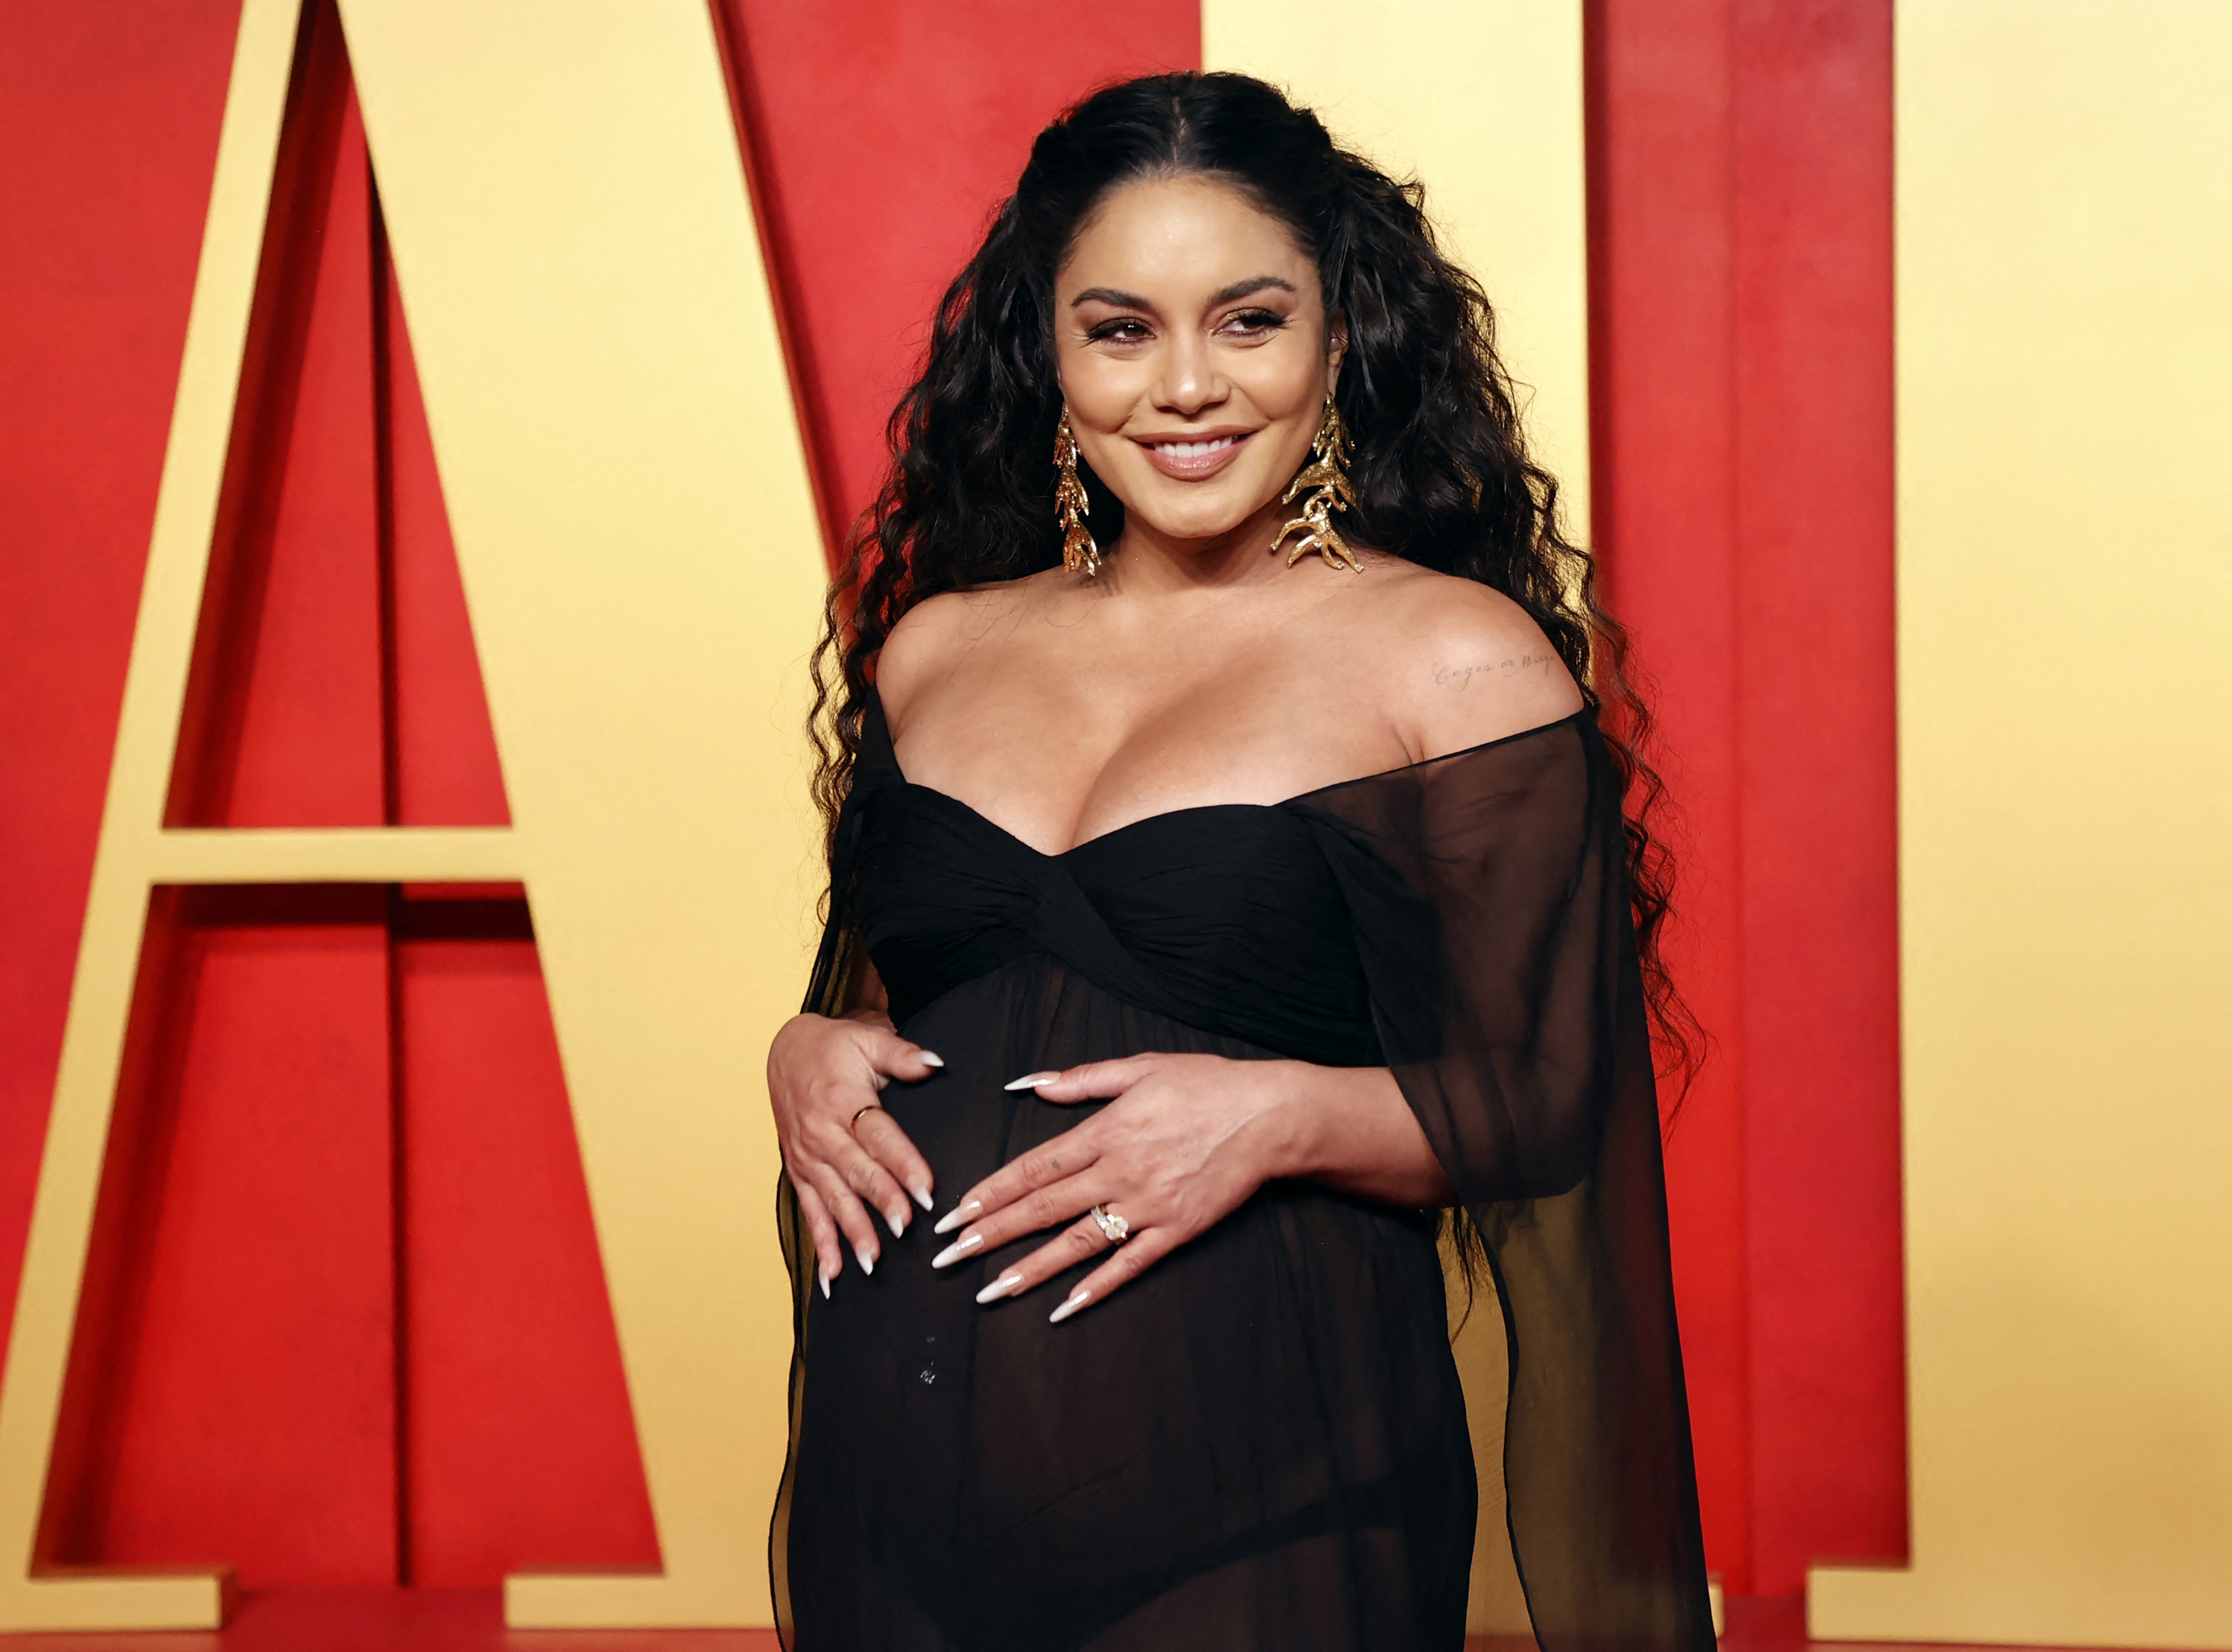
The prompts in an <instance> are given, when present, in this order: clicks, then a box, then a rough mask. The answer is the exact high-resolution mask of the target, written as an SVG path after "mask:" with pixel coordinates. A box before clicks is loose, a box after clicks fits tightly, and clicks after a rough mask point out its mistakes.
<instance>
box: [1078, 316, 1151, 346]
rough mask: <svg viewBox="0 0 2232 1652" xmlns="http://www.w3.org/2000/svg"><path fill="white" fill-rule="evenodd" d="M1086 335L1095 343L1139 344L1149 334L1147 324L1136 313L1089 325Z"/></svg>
mask: <svg viewBox="0 0 2232 1652" xmlns="http://www.w3.org/2000/svg"><path fill="white" fill-rule="evenodd" d="M1085 336H1086V338H1087V340H1088V341H1090V342H1092V343H1094V344H1100V343H1104V342H1113V343H1116V344H1137V343H1139V341H1140V340H1143V339H1145V338H1146V337H1147V336H1148V332H1147V324H1146V323H1145V321H1141V320H1140V319H1139V317H1138V316H1136V315H1119V316H1117V317H1115V318H1114V319H1113V321H1102V322H1100V323H1099V324H1098V325H1097V326H1093V327H1087V329H1086V332H1085Z"/></svg>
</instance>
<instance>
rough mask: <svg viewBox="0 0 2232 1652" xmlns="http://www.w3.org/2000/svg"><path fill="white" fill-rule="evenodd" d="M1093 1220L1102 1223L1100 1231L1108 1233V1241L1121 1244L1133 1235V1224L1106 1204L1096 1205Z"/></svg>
mask: <svg viewBox="0 0 2232 1652" xmlns="http://www.w3.org/2000/svg"><path fill="white" fill-rule="evenodd" d="M1092 1215H1093V1221H1097V1222H1099V1223H1100V1231H1101V1232H1102V1233H1104V1234H1107V1235H1108V1242H1109V1243H1110V1244H1112V1245H1120V1244H1122V1243H1123V1242H1124V1241H1126V1240H1127V1239H1129V1238H1130V1237H1131V1236H1132V1224H1131V1223H1130V1222H1128V1221H1125V1220H1124V1218H1123V1217H1121V1216H1119V1215H1114V1214H1113V1213H1112V1212H1111V1211H1110V1210H1109V1208H1108V1207H1107V1206H1106V1205H1095V1206H1093V1211H1092Z"/></svg>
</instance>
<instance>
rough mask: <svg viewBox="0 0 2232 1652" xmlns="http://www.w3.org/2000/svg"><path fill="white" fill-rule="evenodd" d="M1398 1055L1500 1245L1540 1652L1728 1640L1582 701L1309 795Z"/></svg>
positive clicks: (1522, 1507) (1510, 1475)
mask: <svg viewBox="0 0 2232 1652" xmlns="http://www.w3.org/2000/svg"><path fill="white" fill-rule="evenodd" d="M1298 807H1301V808H1302V809H1303V810H1304V812H1305V813H1306V814H1307V816H1308V818H1309V819H1310V820H1311V821H1312V823H1313V825H1314V826H1316V827H1317V829H1318V832H1319V837H1320V843H1321V845H1322V846H1323V847H1324V849H1325V851H1326V854H1327V860H1328V862H1329V864H1330V865H1332V867H1333V871H1334V875H1335V877H1336V878H1338V879H1339V881H1340V884H1341V888H1342V892H1343V895H1344V897H1345V898H1346V901H1347V902H1348V904H1349V909H1350V913H1351V916H1352V918H1353V923H1354V930H1355V933H1356V936H1357V945H1358V949H1359V955H1360V957H1361V959H1362V962H1363V964H1364V968H1365V973H1366V978H1367V980H1368V981H1369V983H1370V988H1371V996H1372V1014H1373V1016H1374V1019H1375V1020H1376V1022H1377V1024H1378V1029H1379V1037H1380V1042H1381V1046H1382V1048H1383V1049H1384V1050H1385V1053H1386V1057H1387V1060H1388V1064H1389V1066H1391V1068H1392V1070H1393V1072H1394V1074H1395V1078H1396V1080H1397V1082H1398V1084H1399V1085H1400V1086H1401V1088H1402V1091H1403V1093H1404V1096H1405V1098H1406V1099H1407V1100H1408V1101H1409V1103H1410V1105H1411V1108H1412V1110H1413V1111H1415V1112H1416V1113H1417V1115H1418V1121H1419V1123H1420V1124H1421V1125H1422V1126H1423V1127H1424V1130H1425V1133H1426V1137H1427V1139H1428V1140H1429V1142H1431V1144H1432V1146H1433V1149H1434V1152H1435V1154H1436V1156H1437V1157H1438V1158H1439V1159H1440V1161H1441V1163H1442V1165H1443V1168H1444V1169H1445V1170H1446V1171H1447V1173H1448V1175H1449V1177H1450V1182H1451V1183H1452V1184H1453V1185H1454V1186H1455V1187H1456V1189H1457V1193H1458V1195H1459V1197H1460V1198H1461V1199H1462V1200H1463V1203H1464V1205H1465V1207H1466V1208H1467V1210H1468V1211H1469V1213H1470V1215H1471V1216H1472V1219H1473V1221H1474V1223H1475V1224H1476V1227H1477V1228H1478V1229H1479V1231H1480V1233H1481V1234H1482V1236H1483V1239H1484V1240H1485V1241H1486V1244H1487V1248H1488V1252H1489V1263H1490V1267H1492V1269H1493V1272H1494V1277H1495V1279H1496V1289H1497V1292H1498V1294H1499V1296H1500V1298H1501V1300H1502V1310H1503V1316H1504V1327H1505V1333H1506V1336H1507V1338H1508V1341H1509V1349H1510V1392H1509V1411H1508V1414H1507V1420H1506V1424H1505V1435H1504V1480H1505V1493H1506V1508H1507V1518H1508V1519H1509V1526H1510V1533H1511V1541H1512V1548H1513V1552H1514V1554H1515V1558H1516V1560H1517V1562H1518V1567H1519V1574H1520V1577H1521V1581H1522V1584H1524V1586H1525V1589H1526V1592H1527V1602H1528V1611H1529V1614H1530V1616H1532V1618H1533V1621H1534V1625H1535V1637H1536V1639H1537V1640H1538V1641H1539V1642H1541V1645H1542V1646H1543V1647H1544V1648H1545V1649H1546V1652H1565V1649H1581V1648H1590V1649H1596V1648H1606V1649H1609V1648H1612V1647H1619V1648H1622V1649H1627V1648H1635V1649H1642V1648H1668V1649H1673V1648H1679V1649H1684V1652H1689V1649H1705V1648H1710V1646H1711V1645H1712V1642H1713V1632H1712V1623H1711V1614H1710V1607H1709V1603H1708V1600H1707V1596H1706V1587H1705V1575H1704V1558H1703V1544H1702V1540H1701V1539H1700V1535H1699V1530H1698V1520H1697V1483H1696V1473H1695V1467H1694V1464H1693V1462H1692V1459H1691V1454H1690V1424H1689V1415H1688V1407H1687V1403H1686V1401H1685V1399H1684V1392H1683V1383H1682V1362H1681V1350H1680V1345H1679V1342H1678V1339H1677V1334H1676V1330H1675V1322H1674V1302H1673V1286H1672V1279H1671V1273H1670V1271H1669V1266H1668V1258H1667V1239H1666V1202H1665V1184H1664V1173H1663V1169H1662V1166H1661V1163H1660V1156H1659V1119H1658V1102H1657V1098H1656V1093H1655V1087H1654V1083H1653V1079H1652V1074H1651V1042H1650V1033H1649V1027H1648V1022H1647V1020H1646V1016H1645V1003H1644V996H1643V983H1642V976H1641V972H1640V969H1639V966H1638V960H1637V956H1636V949H1635V937H1634V930H1633V926H1632V921H1631V918H1630V914H1629V910H1628V902H1627V889H1626V883H1625V852H1624V835H1623V824H1622V820H1621V814H1620V785H1619V774H1618V771H1617V770H1616V769H1615V768H1613V766H1612V761H1611V758H1610V755H1609V754H1608V753H1607V751H1606V748H1605V746H1604V742H1603V741H1602V739H1601V737H1600V736H1599V735H1598V734H1597V732H1596V729H1595V726H1594V724H1593V722H1591V721H1590V720H1589V719H1588V717H1587V716H1586V715H1585V714H1584V715H1580V716H1574V717H1573V718H1569V719H1567V721H1565V722H1559V723H1554V724H1552V725H1550V726H1549V727H1547V728H1545V729H1536V730H1535V731H1533V732H1532V733H1529V734H1526V735H1517V736H1515V737H1514V738H1512V739H1509V740H1506V741H1502V742H1497V743H1496V744H1494V745H1490V746H1484V747H1480V748H1475V749H1473V750H1471V751H1467V752H1461V753H1458V754H1457V755H1453V756H1450V757H1446V758H1442V759H1439V760H1437V761H1433V762H1429V763H1422V764H1418V765H1416V766H1414V767H1412V768H1406V769H1400V770H1397V771H1395V772H1393V773H1392V774H1384V775H1378V776H1374V777H1372V778H1371V779H1368V780H1364V781H1353V782H1350V783H1348V784H1346V785H1344V786H1339V787H1332V788H1329V789H1327V790H1326V791H1322V792H1318V793H1314V794H1311V795H1310V796H1309V797H1307V798H1306V799H1303V800H1300V801H1299V805H1298Z"/></svg>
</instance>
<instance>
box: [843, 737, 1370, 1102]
mask: <svg viewBox="0 0 2232 1652" xmlns="http://www.w3.org/2000/svg"><path fill="white" fill-rule="evenodd" d="M856 783H857V784H858V785H859V786H860V787H861V790H862V794H863V807H864V810H865V816H864V819H863V820H862V822H861V828H860V830H861V839H860V865H861V881H860V926H861V934H862V936H863V938H864V939H865V940H866V943H867V948H868V953H869V956H871V957H872V958H873V959H874V960H875V964H876V970H877V973H878V975H880V976H881V977H882V979H883V982H884V988H885V990H886V992H887V993H888V994H890V1000H891V1007H892V1015H893V1017H894V1019H896V1020H902V1021H904V1020H909V1019H910V1018H912V1016H913V1015H915V1014H917V1013H918V1011H920V1010H921V1009H922V1008H923V1007H924V1006H925V1005H927V1004H929V1003H931V1001H934V1000H935V999H937V998H938V997H939V996H941V995H942V994H944V993H946V992H947V991H949V990H951V988H954V987H957V986H958V985H960V984H961V983H962V982H964V981H970V980H973V979H975V978H976V977H977V976H979V975H985V974H988V973H989V972H990V971H992V970H994V969H998V968H999V967H1000V966H1002V965H1003V964H1006V963H1009V962H1013V961H1014V960H1015V959H1017V958H1020V957H1022V956H1027V955H1028V954H1032V953H1042V954H1045V955H1048V956H1052V957H1055V958H1059V959H1061V961H1062V962H1065V963H1067V964H1068V965H1069V966H1071V967H1072V968H1073V969H1076V970H1078V971H1079V972H1080V973H1081V974H1083V975H1086V976H1087V977H1089V978H1090V979H1092V980H1093V981H1096V982H1098V983H1099V984H1100V986H1101V987H1103V988H1106V989H1107V990H1108V991H1110V992H1112V993H1113V994H1115V995H1116V996H1118V997H1119V998H1122V999H1124V1000H1126V1001H1128V1002H1130V1003H1132V1004H1134V1005H1136V1006H1138V1007H1140V1008H1143V1009H1151V1010H1154V1011H1157V1012H1158V1013H1159V1014H1164V1015H1167V1016H1169V1017H1171V1019H1172V1020H1179V1021H1184V1022H1187V1023H1189V1024H1190V1025H1192V1026H1194V1027H1200V1028H1202V1029H1203V1030H1204V1031H1207V1032H1212V1033H1224V1034H1227V1035H1229V1036H1230V1037H1233V1038H1236V1039H1242V1040H1246V1041H1247V1042H1249V1043H1251V1044H1256V1045H1261V1046H1264V1047H1265V1048H1267V1049H1272V1050H1276V1051H1279V1052H1281V1053H1284V1054H1287V1055H1290V1056H1294V1057H1295V1058H1297V1059H1302V1060H1307V1061H1314V1062H1318V1063H1320V1064H1323V1065H1325V1066H1379V1065H1382V1058H1381V1055H1380V1053H1379V1040H1378V1038H1377V1037H1376V1036H1375V1034H1374V1033H1373V1032H1372V1013H1371V1004H1370V1000H1369V994H1367V992H1366V987H1365V981H1364V969H1363V966H1362V964H1361V963H1360V962H1359V960H1358V958H1357V955H1356V947H1355V944H1354V942H1353V939H1352V937H1351V934H1350V930H1349V921H1348V912H1347V909H1346V906H1345V905H1344V904H1343V902H1342V899H1341V892H1340V885H1339V884H1338V883H1337V882H1336V881H1335V880H1334V878H1333V873H1332V871H1331V869H1330V868H1329V867H1328V866H1327V863H1326V858H1325V856H1324V853H1323V852H1321V850H1320V846H1319V832H1318V831H1317V830H1314V829H1313V827H1312V826H1311V824H1310V820H1309V817H1308V816H1307V813H1305V812H1304V811H1303V809H1302V808H1301V807H1300V806H1299V805H1297V806H1288V805H1277V806H1271V807H1261V806H1257V805H1254V804H1226V805H1217V806H1212V807H1206V808H1191V809H1181V810H1178V811H1176V812H1175V813H1168V814H1158V815H1153V816H1151V817H1149V818H1148V819H1146V820H1138V821H1134V822H1133V823H1132V824H1131V825H1129V826H1119V827H1118V828H1117V829H1116V830H1115V831H1113V832H1107V833H1106V834H1104V835H1103V836H1100V837H1098V838H1093V839H1089V840H1087V842H1085V843H1082V844H1080V845H1077V847H1075V848H1074V849H1072V850H1070V851H1068V852H1067V853H1065V854H1059V855H1048V854H1042V853H1041V852H1039V851H1037V850H1035V849H1033V848H1032V847H1030V845H1028V844H1025V843H1023V842H1022V841H1021V840H1020V839H1017V838H1015V837H1014V836H1013V835H1012V834H1010V833H1009V832H1005V831H1003V830H1002V828H1000V827H999V826H995V825H994V824H993V823H992V822H991V821H989V820H986V819H985V818H984V817H983V815H981V814H979V813H976V810H974V809H972V808H970V807H969V806H968V805H967V804H965V803H962V802H959V801H957V800H955V799H953V798H950V797H948V796H946V795H945V794H944V793H941V792H936V791H932V790H931V789H930V788H929V787H923V786H916V785H913V784H911V783H910V782H908V781H906V780H905V777H904V776H903V775H902V774H900V772H899V765H898V763H897V761H896V760H895V758H894V757H893V755H892V748H891V742H890V737H889V735H888V734H887V733H886V730H885V729H884V727H883V722H882V718H881V717H880V716H875V715H873V714H872V716H871V720H870V725H869V729H868V730H867V734H866V740H865V741H864V742H863V747H862V752H861V768H860V777H859V780H858V781H857V782H856Z"/></svg>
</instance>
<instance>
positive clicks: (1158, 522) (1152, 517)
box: [1124, 478, 1278, 540]
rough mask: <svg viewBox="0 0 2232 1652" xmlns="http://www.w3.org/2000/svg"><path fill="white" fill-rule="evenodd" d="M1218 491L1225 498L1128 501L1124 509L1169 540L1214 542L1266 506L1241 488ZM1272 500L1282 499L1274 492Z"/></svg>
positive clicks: (1150, 498)
mask: <svg viewBox="0 0 2232 1652" xmlns="http://www.w3.org/2000/svg"><path fill="white" fill-rule="evenodd" d="M1158 480H1160V478H1158ZM1158 491H1159V490H1158ZM1218 491H1219V492H1220V494H1223V497H1222V498H1217V499H1204V498H1200V497H1194V498H1187V499H1181V500H1177V501H1165V500H1160V499H1156V498H1154V497H1153V496H1149V497H1147V498H1146V499H1144V500H1142V501H1141V502H1139V503H1138V504H1133V503H1132V502H1129V501H1126V503H1125V507H1124V509H1125V511H1126V514H1127V515H1132V516H1136V517H1138V518H1139V520H1140V521H1141V522H1145V523H1146V524H1148V525H1149V526H1150V527H1152V528H1153V529H1154V530H1155V531H1156V532H1157V533H1158V534H1164V535H1165V536H1166V537H1168V538H1171V539H1177V540H1187V539H1197V540H1211V539H1220V538H1222V537H1223V536H1224V535H1225V534H1230V532H1232V530H1233V529H1234V528H1238V527H1240V526H1241V525H1242V524H1243V523H1244V522H1247V520H1248V519H1249V517H1250V516H1253V515H1256V512H1258V511H1259V510H1261V509H1262V508H1263V505H1264V503H1265V501H1264V500H1262V499H1259V498H1256V496H1255V495H1254V494H1253V493H1252V492H1248V491H1243V490H1242V489H1219V490H1218ZM1270 497H1272V498H1276V497H1278V496H1277V495H1276V494H1275V493H1274V494H1272V495H1271V496H1270ZM1173 506H1174V507H1175V508H1172V507H1173Z"/></svg>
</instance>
